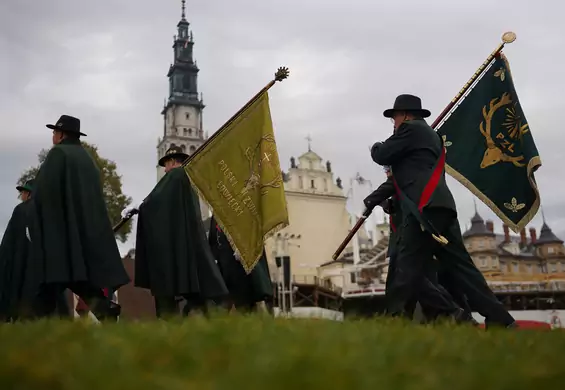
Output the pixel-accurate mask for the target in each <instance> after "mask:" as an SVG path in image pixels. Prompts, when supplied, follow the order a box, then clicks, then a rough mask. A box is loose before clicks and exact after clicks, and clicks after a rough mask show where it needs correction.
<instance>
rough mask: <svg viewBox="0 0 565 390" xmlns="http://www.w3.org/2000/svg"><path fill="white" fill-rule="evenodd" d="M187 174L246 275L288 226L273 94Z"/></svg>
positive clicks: (216, 139) (229, 130)
mask: <svg viewBox="0 0 565 390" xmlns="http://www.w3.org/2000/svg"><path fill="white" fill-rule="evenodd" d="M185 171H186V173H187V174H188V176H189V178H190V180H191V181H192V184H193V186H194V187H196V189H197V190H198V192H199V193H200V195H201V197H202V198H204V199H205V200H206V202H208V204H209V205H210V207H211V208H212V210H213V213H214V217H215V219H216V220H217V222H218V224H219V225H220V227H221V229H222V230H223V231H224V233H225V234H226V236H227V238H228V240H229V241H230V243H231V245H232V248H233V249H234V250H235V251H236V253H238V254H239V256H240V257H241V259H242V261H241V263H242V265H243V267H244V268H245V271H246V272H247V273H249V272H251V270H252V269H253V267H255V265H256V264H257V262H258V261H259V258H260V256H261V254H262V253H263V249H264V241H265V239H267V238H268V237H269V236H271V235H272V234H274V233H275V232H277V231H278V230H280V229H282V228H284V227H285V226H287V225H288V211H287V207H286V197H285V193H284V185H283V178H282V171H281V168H280V162H279V155H278V152H277V145H276V142H275V135H274V131H273V123H272V120H271V112H270V108H269V95H268V92H264V93H263V94H261V95H260V96H259V97H258V98H257V99H256V100H255V101H254V102H253V103H252V104H251V105H249V106H248V107H247V108H246V109H245V110H243V111H242V112H241V114H240V115H238V116H237V117H236V118H234V120H233V121H231V123H229V124H228V125H227V126H226V127H225V128H223V129H222V130H221V133H220V134H216V135H215V136H214V138H213V139H212V140H211V141H210V142H209V143H207V144H206V145H205V146H204V149H202V150H199V151H198V153H197V154H196V155H194V156H193V158H192V159H191V160H190V161H189V162H188V163H187V165H186V166H185Z"/></svg>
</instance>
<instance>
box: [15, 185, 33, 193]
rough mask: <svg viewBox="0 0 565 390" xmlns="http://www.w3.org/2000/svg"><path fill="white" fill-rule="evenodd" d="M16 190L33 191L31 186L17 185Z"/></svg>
mask: <svg viewBox="0 0 565 390" xmlns="http://www.w3.org/2000/svg"><path fill="white" fill-rule="evenodd" d="M16 190H18V191H19V192H22V191H27V192H31V188H28V187H26V186H17V187H16Z"/></svg>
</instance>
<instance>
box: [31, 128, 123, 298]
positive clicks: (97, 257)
mask: <svg viewBox="0 0 565 390" xmlns="http://www.w3.org/2000/svg"><path fill="white" fill-rule="evenodd" d="M31 201H32V202H33V204H34V205H35V212H34V217H35V221H34V222H35V223H34V229H33V231H32V234H31V237H32V246H33V251H34V257H35V259H34V261H37V264H36V270H37V272H38V273H40V280H41V281H42V282H44V283H65V284H67V283H73V282H88V283H90V284H91V285H93V286H94V287H98V288H104V287H109V288H114V289H116V288H118V287H120V286H123V285H125V284H127V283H129V277H128V275H127V273H126V270H125V269H124V266H123V264H122V259H121V257H120V252H119V251H118V246H117V244H116V239H115V237H114V232H113V231H112V225H111V223H110V219H109V217H108V211H107V209H106V203H105V201H104V195H103V192H102V185H101V182H100V171H99V170H98V168H97V167H96V164H95V162H94V160H93V159H92V157H91V156H90V155H89V154H88V152H87V151H86V150H85V149H84V148H83V147H82V146H81V145H80V141H79V140H73V139H65V140H64V141H63V142H62V143H61V144H59V145H55V146H54V147H53V148H52V149H51V150H50V151H49V153H48V154H47V158H46V159H45V162H44V163H43V164H42V165H41V168H40V170H39V173H38V174H37V177H36V180H35V193H34V195H33V197H32V199H31Z"/></svg>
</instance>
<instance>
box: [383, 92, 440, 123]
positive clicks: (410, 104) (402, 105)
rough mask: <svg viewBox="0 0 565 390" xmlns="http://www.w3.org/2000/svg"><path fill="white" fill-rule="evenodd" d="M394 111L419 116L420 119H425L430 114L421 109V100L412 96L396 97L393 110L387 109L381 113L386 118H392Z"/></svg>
mask: <svg viewBox="0 0 565 390" xmlns="http://www.w3.org/2000/svg"><path fill="white" fill-rule="evenodd" d="M395 111H406V112H411V113H414V114H418V115H420V116H421V117H422V118H427V117H429V116H430V115H432V113H431V112H430V111H429V110H426V109H423V108H422V100H421V99H420V98H419V97H418V96H414V95H406V94H405V95H398V96H397V97H396V100H395V101H394V106H393V108H389V109H388V110H385V111H384V112H383V115H384V116H385V117H386V118H392V116H393V115H394V112H395Z"/></svg>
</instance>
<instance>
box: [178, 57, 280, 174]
mask: <svg viewBox="0 0 565 390" xmlns="http://www.w3.org/2000/svg"><path fill="white" fill-rule="evenodd" d="M288 74H289V72H288V68H285V67H280V68H279V69H277V71H276V73H275V78H274V79H273V80H271V81H269V83H268V84H267V85H265V87H264V88H263V89H262V90H260V91H259V92H258V93H257V94H256V95H255V96H253V97H252V98H251V100H249V101H248V102H247V103H246V104H245V106H243V107H242V108H241V109H240V110H239V111H238V112H236V113H235V114H234V115H233V116H232V117H231V118H230V119H228V121H227V122H226V123H224V124H223V125H222V127H220V128H219V129H218V131H216V132H215V133H214V134H212V135H211V136H210V137H209V138H208V139H207V140H206V141H204V143H203V144H202V145H201V146H200V147H199V148H198V149H196V151H194V153H192V154H191V155H190V156H188V158H187V159H186V160H184V162H183V163H182V166H183V167H184V166H186V165H188V163H189V162H190V160H192V159H193V158H194V156H196V155H197V154H198V153H199V152H200V151H201V150H203V149H204V148H205V147H206V146H207V145H208V144H209V143H210V142H212V141H213V140H214V138H216V137H217V136H219V135H220V134H221V133H222V132H223V131H224V130H225V129H227V128H228V127H229V126H230V125H231V124H232V123H233V121H235V120H236V119H237V117H239V116H240V115H241V114H242V113H243V112H244V111H245V110H247V109H248V108H249V107H250V106H252V105H253V103H255V102H256V101H257V99H259V98H260V97H261V96H262V95H263V94H264V93H265V92H267V91H268V90H269V89H271V87H272V86H273V85H275V83H276V82H277V81H283V80H284V79H286V78H287V77H288Z"/></svg>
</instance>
